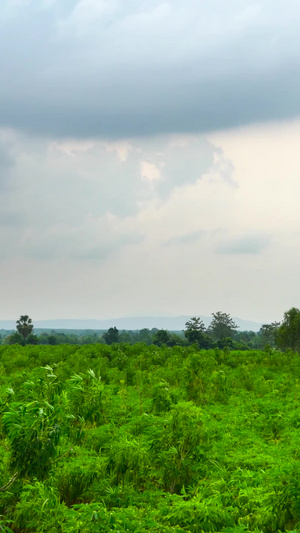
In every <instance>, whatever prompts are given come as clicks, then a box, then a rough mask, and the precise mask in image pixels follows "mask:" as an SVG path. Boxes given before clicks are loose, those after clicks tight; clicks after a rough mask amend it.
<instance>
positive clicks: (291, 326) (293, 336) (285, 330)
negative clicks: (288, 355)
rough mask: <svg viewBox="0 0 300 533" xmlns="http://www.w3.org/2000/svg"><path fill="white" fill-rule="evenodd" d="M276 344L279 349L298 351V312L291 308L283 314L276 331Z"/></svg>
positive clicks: (299, 333)
mask: <svg viewBox="0 0 300 533" xmlns="http://www.w3.org/2000/svg"><path fill="white" fill-rule="evenodd" d="M276 343H277V345H278V346H279V348H282V349H284V350H286V349H287V348H291V349H292V350H294V351H298V352H299V351H300V310H299V309H297V308H296V307H292V309H290V310H289V311H286V312H285V313H284V318H283V321H282V324H281V326H280V327H279V328H278V330H277V334H276Z"/></svg>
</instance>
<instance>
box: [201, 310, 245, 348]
mask: <svg viewBox="0 0 300 533" xmlns="http://www.w3.org/2000/svg"><path fill="white" fill-rule="evenodd" d="M212 317H213V319H212V321H211V323H210V325H209V328H208V332H209V333H210V335H211V336H212V338H213V339H214V340H216V341H218V340H221V339H225V338H226V337H229V338H232V337H233V336H234V333H235V330H236V329H237V328H238V326H237V325H236V323H235V322H234V320H232V318H231V316H230V314H229V313H222V312H221V311H217V313H212Z"/></svg>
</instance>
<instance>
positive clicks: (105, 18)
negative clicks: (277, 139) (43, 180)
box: [0, 0, 300, 138]
mask: <svg viewBox="0 0 300 533" xmlns="http://www.w3.org/2000/svg"><path fill="white" fill-rule="evenodd" d="M299 17H300V5H299V2H298V1H296V0H290V1H289V4H288V5H287V3H286V2H285V1H283V0H279V1H278V2H276V4H274V2H271V1H270V0H261V1H257V2H253V1H252V0H242V1H241V0H238V1H237V0H229V1H228V2H224V1H223V0H212V1H210V2H206V3H204V2H194V1H193V0H186V2H184V3H182V2H180V1H179V0H175V1H173V2H163V1H161V0H151V1H150V0H145V1H143V2H140V1H138V0H133V1H132V2H125V3H124V2H122V1H121V0H72V1H64V2H61V1H59V0H31V1H28V0H18V1H17V0H3V1H2V5H1V17H0V47H1V49H2V50H4V51H5V53H3V54H2V59H1V80H2V81H1V87H0V117H1V118H0V125H2V126H4V127H13V128H17V129H22V130H23V131H26V132H30V133H33V134H43V135H45V136H50V137H65V136H67V137H77V138H85V137H99V136H100V137H104V138H122V137H123V138H127V137H133V136H140V135H156V134H166V133H174V132H177V133H180V132H183V133H186V132H190V133H191V132H201V131H208V130H219V129H224V128H229V127H234V126H237V125H242V124H247V123H250V122H251V123H252V122H257V121H261V122H263V121H266V120H276V119H283V118H288V117H294V116H296V115H298V114H299V113H300V78H299V76H298V72H299V67H300V52H299V50H300V37H299V31H298V20H299Z"/></svg>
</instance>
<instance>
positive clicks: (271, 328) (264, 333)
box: [259, 322, 280, 347]
mask: <svg viewBox="0 0 300 533" xmlns="http://www.w3.org/2000/svg"><path fill="white" fill-rule="evenodd" d="M279 326H280V322H272V324H263V325H262V327H261V328H260V330H259V334H260V335H261V340H262V344H263V346H267V345H268V344H269V345H270V346H273V347H275V345H276V337H277V332H278V328H279Z"/></svg>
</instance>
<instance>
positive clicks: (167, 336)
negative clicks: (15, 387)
mask: <svg viewBox="0 0 300 533" xmlns="http://www.w3.org/2000/svg"><path fill="white" fill-rule="evenodd" d="M114 343H128V344H136V343H144V344H146V345H148V346H150V345H152V344H154V345H157V346H164V345H165V346H169V347H172V346H190V345H196V346H197V347H198V348H199V349H210V348H220V349H223V348H225V347H226V348H228V349H236V350H247V349H259V348H266V349H272V348H279V349H281V350H286V349H288V348H290V349H292V350H294V351H300V310H299V309H297V308H295V307H293V308H291V309H290V310H289V311H286V312H285V313H284V318H283V321H282V322H281V323H280V322H272V323H271V324H264V325H263V326H262V327H261V328H260V330H259V331H258V332H254V331H238V326H237V325H236V324H235V322H234V320H233V319H232V318H231V316H230V314H229V313H224V312H221V311H217V312H216V313H212V320H211V323H210V325H209V326H208V327H207V328H206V327H205V324H204V322H203V321H202V320H201V318H200V317H191V318H190V320H188V321H187V322H186V324H185V329H184V330H183V331H176V332H174V331H168V330H166V329H158V328H152V329H148V328H143V329H140V330H121V331H120V330H118V329H117V328H116V327H111V328H109V329H108V330H107V331H97V330H91V331H71V332H69V331H55V330H52V331H50V332H45V331H42V332H40V333H37V332H34V325H33V323H32V319H31V318H30V317H29V316H28V315H21V316H20V318H19V320H17V322H16V331H15V332H13V333H11V334H10V335H6V336H2V337H0V344H20V345H25V344H31V345H35V344H40V345H52V346H53V345H57V344H81V345H84V344H107V345H111V344H114Z"/></svg>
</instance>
